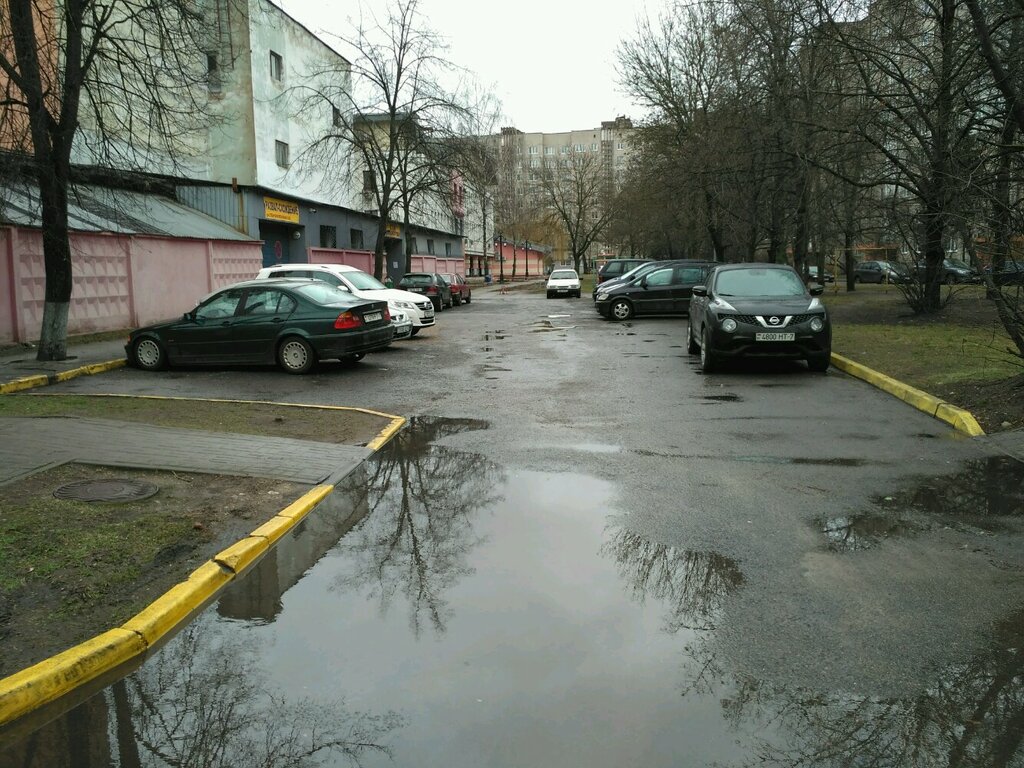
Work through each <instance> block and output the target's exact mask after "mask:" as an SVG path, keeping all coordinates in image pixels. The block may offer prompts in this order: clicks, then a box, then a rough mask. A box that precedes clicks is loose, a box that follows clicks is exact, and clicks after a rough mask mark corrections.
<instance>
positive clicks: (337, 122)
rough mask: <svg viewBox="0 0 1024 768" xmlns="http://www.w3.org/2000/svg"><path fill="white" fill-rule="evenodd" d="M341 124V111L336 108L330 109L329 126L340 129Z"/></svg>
mask: <svg viewBox="0 0 1024 768" xmlns="http://www.w3.org/2000/svg"><path fill="white" fill-rule="evenodd" d="M343 122H344V120H342V117H341V110H340V109H338V108H337V107H331V125H333V126H334V127H335V128H340V127H341V124H342V123H343Z"/></svg>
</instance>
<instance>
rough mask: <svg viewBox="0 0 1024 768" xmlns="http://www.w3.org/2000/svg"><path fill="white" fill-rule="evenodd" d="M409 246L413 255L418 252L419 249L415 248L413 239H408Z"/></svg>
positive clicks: (414, 239)
mask: <svg viewBox="0 0 1024 768" xmlns="http://www.w3.org/2000/svg"><path fill="white" fill-rule="evenodd" d="M409 246H410V248H412V252H413V253H416V251H418V250H419V248H417V247H416V238H415V237H410V238H409Z"/></svg>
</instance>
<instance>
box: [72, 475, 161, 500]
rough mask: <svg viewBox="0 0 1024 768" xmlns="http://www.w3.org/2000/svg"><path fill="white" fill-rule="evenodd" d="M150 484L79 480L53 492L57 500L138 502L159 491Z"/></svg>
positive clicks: (121, 480)
mask: <svg viewBox="0 0 1024 768" xmlns="http://www.w3.org/2000/svg"><path fill="white" fill-rule="evenodd" d="M159 490H160V488H159V487H158V486H155V485H153V484H152V483H143V482H142V481H140V480H129V479H127V478H111V479H109V480H79V481H78V482H75V483H68V484H67V485H62V486H60V488H58V489H57V490H55V491H54V492H53V495H54V496H55V497H57V498H58V499H70V500H72V501H139V500H141V499H148V498H149V497H150V496H152V495H153V494H155V493H156V492H157V491H159Z"/></svg>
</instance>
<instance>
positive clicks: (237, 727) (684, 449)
mask: <svg viewBox="0 0 1024 768" xmlns="http://www.w3.org/2000/svg"><path fill="white" fill-rule="evenodd" d="M538 299H539V300H538ZM552 305H554V306H552ZM586 310H589V301H588V300H586V299H584V300H582V301H568V302H561V303H556V302H551V301H548V302H545V300H544V299H543V295H541V296H540V297H531V296H514V297H513V296H511V295H510V296H507V297H506V296H502V297H500V298H499V297H497V296H494V297H488V296H484V295H481V296H480V297H479V298H478V297H477V296H474V303H473V304H472V305H470V306H469V307H465V308H462V309H461V310H455V311H453V312H446V313H443V314H442V316H441V320H440V323H441V326H440V328H439V329H438V330H437V331H432V332H430V333H429V334H423V336H425V338H423V339H422V340H421V339H420V337H417V339H416V340H413V341H415V343H410V344H409V345H408V346H407V347H405V348H398V349H395V350H393V351H390V352H388V353H386V354H383V355H379V356H370V357H368V358H367V361H364V365H363V366H362V367H360V368H358V369H357V370H355V371H352V370H342V369H340V368H338V369H334V368H325V369H323V370H321V371H320V372H319V373H317V374H316V375H314V376H312V377H305V378H301V379H297V378H296V377H286V376H284V375H275V374H273V373H270V372H266V371H246V372H224V371H214V372H205V371H204V372H194V371H173V372H171V373H169V374H166V375H165V376H164V377H161V378H160V379H156V381H158V382H160V384H161V386H167V387H168V389H169V391H167V392H164V394H179V395H185V394H199V393H200V392H203V393H205V394H206V395H208V396H224V394H225V393H226V392H227V391H228V390H233V391H234V394H233V396H235V397H239V396H241V393H240V392H239V390H240V389H241V388H243V387H246V390H245V391H246V394H247V396H249V397H253V398H254V399H259V396H258V395H257V394H255V393H253V392H254V391H255V392H259V391H262V390H264V389H274V390H275V391H276V397H277V398H278V399H284V400H288V399H294V400H295V401H307V402H316V401H317V400H316V399H315V398H317V397H319V398H321V400H320V401H321V402H323V401H328V402H337V401H334V400H332V399H333V398H342V397H345V398H347V399H346V401H345V402H344V404H346V405H357V406H364V407H377V408H380V409H383V410H391V411H393V412H396V413H403V414H405V415H409V416H413V417H414V419H413V421H412V422H411V423H410V425H409V426H408V427H407V428H406V429H405V430H404V431H403V432H402V433H401V434H400V435H399V437H398V438H397V439H396V441H395V442H394V443H393V444H392V446H391V447H390V448H388V449H386V450H385V451H384V452H382V453H380V454H378V455H377V456H376V457H375V458H374V459H372V460H371V461H370V462H367V463H364V464H363V465H362V466H361V467H360V468H359V469H358V470H357V471H356V472H355V473H354V474H352V475H350V476H349V477H348V479H347V481H346V482H345V483H344V484H343V485H342V486H341V487H339V489H338V490H337V491H336V492H335V493H334V494H333V495H332V496H331V497H329V498H328V501H327V502H325V503H324V504H322V505H321V507H320V508H318V509H317V510H316V511H314V512H313V513H312V514H311V515H310V517H309V518H307V520H306V521H305V522H304V523H303V524H302V525H301V526H299V528H298V529H297V530H296V531H294V532H293V533H292V534H290V535H289V536H288V537H286V538H285V539H284V540H283V541H282V542H281V543H280V544H279V545H278V546H277V548H276V549H275V550H274V551H273V552H272V553H271V554H270V555H269V556H268V557H267V558H265V559H264V560H263V561H262V562H261V563H260V564H259V565H258V566H257V567H256V568H255V569H254V570H253V571H252V572H251V573H250V574H248V575H247V577H246V578H245V579H244V580H242V581H240V582H239V583H238V584H237V585H235V586H234V587H233V588H232V589H231V590H230V591H229V592H228V593H226V594H225V595H224V596H223V597H222V598H221V599H220V601H219V602H218V603H217V605H216V606H214V607H212V608H211V609H210V610H208V611H207V612H206V613H204V614H203V616H202V617H201V618H200V620H199V621H198V622H197V623H196V624H195V625H193V627H192V629H191V630H190V631H188V632H185V633H183V634H182V635H179V636H178V637H177V638H175V639H174V640H172V641H171V642H170V643H169V644H168V645H167V646H166V648H165V649H164V650H163V651H162V652H161V653H159V654H158V655H157V656H156V657H155V658H154V659H153V660H152V661H150V662H148V663H147V664H146V665H145V666H143V667H142V668H141V669H139V670H138V671H136V672H135V673H134V674H132V675H131V676H129V677H128V678H127V679H126V680H125V681H124V682H122V683H120V684H118V685H115V686H112V687H110V688H108V689H106V690H104V691H101V692H100V693H98V694H97V695H96V696H95V697H93V698H92V699H90V700H88V701H87V702H85V703H83V704H81V705H80V706H79V707H78V708H77V709H75V710H73V711H72V713H71V714H69V715H67V716H64V717H61V718H59V719H57V720H56V721H54V722H53V723H52V724H50V725H49V726H46V727H45V728H44V729H42V730H40V731H36V732H35V734H34V735H31V736H26V735H24V734H19V738H18V739H17V741H16V743H7V744H4V746H6V747H7V751H0V765H8V764H10V765H18V766H36V765H48V766H49V765H53V766H59V765H65V764H67V765H70V764H71V762H70V759H69V758H68V755H69V754H75V755H77V756H78V758H79V761H78V762H77V763H76V764H78V765H86V766H93V765H96V766H99V765H172V764H178V763H179V762H187V761H186V760H185V757H186V756H187V757H188V759H190V760H192V762H191V763H188V764H194V765H225V766H227V765H250V764H266V765H301V766H306V765H308V766H313V765H331V766H334V765H339V766H340V765H347V764H349V763H348V758H347V756H346V755H347V753H346V750H348V754H349V755H357V756H358V757H359V758H360V759H361V761H362V763H363V764H364V765H367V766H378V765H379V766H384V765H399V766H434V765H437V766H442V765H443V766H480V765H488V766H492V765H493V766H538V765H566V766H574V765H588V766H595V767H597V768H600V767H601V766H623V765H636V766H679V765H695V766H700V765H720V766H744V765H755V764H756V765H789V766H793V765H798V766H803V765H806V766H819V765H826V766H827V765H886V766H932V765H939V764H942V765H961V766H994V765H1011V766H1016V765H1024V755H1022V753H1021V750H1020V748H1019V743H1020V739H1021V737H1022V736H1024V674H1022V669H1021V664H1022V662H1021V658H1020V654H1019V648H1020V647H1021V644H1022V642H1024V573H1022V568H1024V557H1022V553H1024V536H1022V533H1024V531H1022V526H1021V523H1022V520H1021V515H1022V512H1024V487H1022V484H1024V472H1022V470H1021V464H1020V461H1019V459H1017V458H1016V456H1019V455H1021V452H1020V449H1021V446H1022V445H1024V440H1022V439H1021V436H1020V435H1000V436H998V438H997V439H992V440H988V439H982V440H968V439H962V438H958V437H957V436H956V435H955V433H952V431H951V430H950V429H949V428H948V427H947V426H946V425H944V424H942V423H941V422H936V421H934V420H932V419H930V418H928V417H926V416H923V415H922V414H920V413H918V412H916V411H913V410H912V409H910V408H908V407H907V406H905V405H902V404H900V403H898V402H897V401H895V400H894V399H893V398H890V397H888V396H887V395H884V394H882V393H879V392H877V391H875V390H872V389H871V388H869V387H867V386H866V385H864V384H863V383H861V382H857V381H855V380H852V379H850V378H848V377H846V376H844V375H842V374H837V373H835V372H830V373H829V374H828V375H827V376H813V375H810V374H808V373H807V372H806V371H804V370H802V368H801V367H800V366H783V367H770V368H764V367H755V368H749V369H747V368H742V369H740V370H736V371H729V372H726V373H723V374H717V375H714V376H701V375H700V374H699V371H698V370H697V369H696V367H695V366H694V364H693V363H692V362H691V360H690V359H689V358H688V356H687V355H686V353H685V349H682V347H681V344H680V343H677V342H680V340H681V339H682V338H683V337H684V333H685V321H682V320H678V319H672V320H668V319H654V320H651V321H644V322H643V323H640V322H637V323H632V324H621V325H617V324H614V323H608V322H602V321H600V320H596V318H594V317H592V316H590V315H589V314H588V313H587V311H586ZM590 311H592V310H590ZM565 314H569V315H570V316H569V317H564V316H563V317H556V316H555V315H565ZM367 362H368V363H369V365H366V364H365V363H367ZM100 379H103V381H102V382H101V381H100ZM101 383H102V384H103V386H104V391H131V390H133V389H136V388H146V387H149V388H152V386H153V385H154V377H152V376H149V375H146V374H143V373H141V372H138V371H124V372H117V373H114V374H106V375H104V377H97V378H96V379H95V380H92V379H90V380H76V381H75V382H71V383H69V384H66V385H61V387H62V388H64V389H66V390H67V391H89V390H90V389H94V388H95V387H96V386H97V385H99V384H101ZM94 391H99V390H95V389H94ZM311 398H314V399H311ZM361 398H365V399H361ZM370 398H376V402H374V403H372V404H371V403H369V402H368V400H369V399H370ZM3 743H4V742H2V741H0V744H3ZM212 745H216V747H217V748H219V749H220V750H221V751H219V752H217V751H215V750H214V747H213V746H212ZM61 749H64V750H66V751H64V752H61ZM203 750H210V752H208V753H205V752H203ZM32 754H34V755H37V756H39V755H43V754H45V755H46V756H47V759H48V760H49V762H39V759H41V758H39V757H37V758H36V762H32V761H31V760H28V759H26V758H27V756H29V755H32ZM83 755H89V756H90V758H89V760H87V761H86V760H84V759H83V758H82V756H83ZM268 755H271V756H270V757H267V756H268ZM264 757H267V759H266V760H265V762H261V759H262V758H264ZM289 759H291V761H290V762H289ZM5 760H6V761H7V762H5Z"/></svg>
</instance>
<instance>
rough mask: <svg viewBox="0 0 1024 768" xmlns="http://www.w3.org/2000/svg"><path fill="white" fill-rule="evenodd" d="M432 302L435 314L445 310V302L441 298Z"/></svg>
mask: <svg viewBox="0 0 1024 768" xmlns="http://www.w3.org/2000/svg"><path fill="white" fill-rule="evenodd" d="M431 302H432V303H433V305H434V314H437V313H438V312H441V311H443V310H444V302H443V301H441V300H440V299H438V300H437V301H433V300H431Z"/></svg>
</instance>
